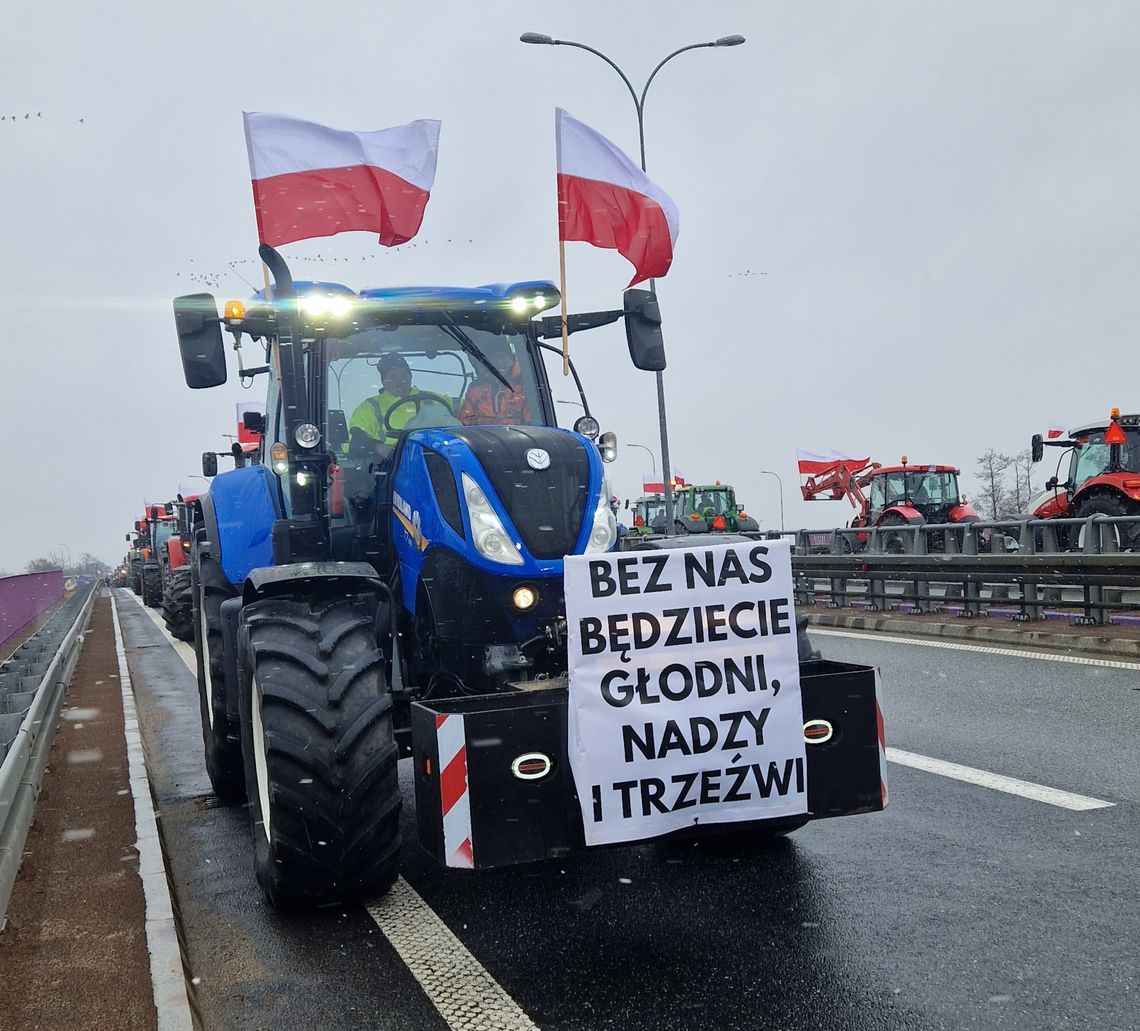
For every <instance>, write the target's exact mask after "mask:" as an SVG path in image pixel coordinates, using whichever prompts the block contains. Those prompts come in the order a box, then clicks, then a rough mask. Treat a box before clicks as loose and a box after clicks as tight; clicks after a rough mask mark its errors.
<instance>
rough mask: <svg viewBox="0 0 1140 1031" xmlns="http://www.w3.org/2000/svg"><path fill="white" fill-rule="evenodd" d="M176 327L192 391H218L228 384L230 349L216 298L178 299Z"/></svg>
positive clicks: (175, 307) (187, 381)
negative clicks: (224, 339) (227, 351)
mask: <svg viewBox="0 0 1140 1031" xmlns="http://www.w3.org/2000/svg"><path fill="white" fill-rule="evenodd" d="M174 325H175V328H176V329H177V330H178V350H179V351H180V352H181V354H182V373H183V375H184V376H185V377H186V385H187V386H188V387H190V389H191V390H201V389H202V388H203V387H217V386H220V385H221V384H223V383H225V381H226V348H225V345H224V344H223V343H222V324H221V321H220V320H219V318H218V305H217V302H216V301H215V300H214V295H213V294H187V295H186V296H185V297H175V298H174Z"/></svg>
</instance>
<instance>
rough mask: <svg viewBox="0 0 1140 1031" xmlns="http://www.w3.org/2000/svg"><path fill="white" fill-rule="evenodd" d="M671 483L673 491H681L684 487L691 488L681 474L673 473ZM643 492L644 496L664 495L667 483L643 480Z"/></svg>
mask: <svg viewBox="0 0 1140 1031" xmlns="http://www.w3.org/2000/svg"><path fill="white" fill-rule="evenodd" d="M669 482H670V483H671V484H672V485H673V490H680V489H681V488H683V487H687V486H689V484H688V483H687V482H686V481H685V477H683V476H682V475H681V474H680V473H673V475H672V476H671V477H670V478H669ZM641 492H642V493H643V494H664V493H665V481H664V480H642V481H641Z"/></svg>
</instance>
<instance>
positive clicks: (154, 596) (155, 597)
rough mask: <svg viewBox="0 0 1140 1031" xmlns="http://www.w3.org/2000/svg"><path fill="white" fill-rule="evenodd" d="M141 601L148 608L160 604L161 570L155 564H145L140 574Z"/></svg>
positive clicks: (154, 607)
mask: <svg viewBox="0 0 1140 1031" xmlns="http://www.w3.org/2000/svg"><path fill="white" fill-rule="evenodd" d="M142 600H143V604H144V605H146V606H147V607H148V608H152V609H156V608H158V606H159V605H161V604H162V570H161V569H159V568H158V563H157V562H147V563H146V565H144V566H143V572H142Z"/></svg>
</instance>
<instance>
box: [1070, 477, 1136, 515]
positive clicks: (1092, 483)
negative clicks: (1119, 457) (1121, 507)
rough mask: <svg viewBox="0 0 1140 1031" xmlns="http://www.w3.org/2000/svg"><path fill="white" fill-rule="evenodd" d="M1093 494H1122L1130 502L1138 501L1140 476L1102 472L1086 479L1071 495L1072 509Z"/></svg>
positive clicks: (1074, 509) (1076, 507)
mask: <svg viewBox="0 0 1140 1031" xmlns="http://www.w3.org/2000/svg"><path fill="white" fill-rule="evenodd" d="M1093 494H1108V495H1116V496H1118V497H1119V496H1121V495H1123V496H1124V497H1125V498H1127V499H1128V500H1129V501H1131V502H1134V503H1135V502H1140V476H1138V475H1137V474H1136V473H1126V472H1114V473H1102V474H1101V475H1100V476H1094V477H1092V479H1089V480H1086V481H1085V482H1084V483H1082V484H1081V488H1080V490H1078V491H1077V492H1076V494H1074V495H1073V511H1074V512H1075V511H1076V510H1077V509H1078V508H1079V507H1080V506H1081V504H1082V503H1083V502H1085V501H1087V500H1088V499H1089V497H1091V496H1092V495H1093Z"/></svg>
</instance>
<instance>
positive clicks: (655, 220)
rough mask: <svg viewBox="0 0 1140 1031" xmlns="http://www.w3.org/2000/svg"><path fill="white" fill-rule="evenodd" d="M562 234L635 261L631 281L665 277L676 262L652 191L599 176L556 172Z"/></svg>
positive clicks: (632, 282)
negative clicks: (580, 175)
mask: <svg viewBox="0 0 1140 1031" xmlns="http://www.w3.org/2000/svg"><path fill="white" fill-rule="evenodd" d="M558 239H560V240H581V241H582V242H584V243H592V244H593V245H594V246H595V247H606V248H609V249H611V250H616V251H617V252H618V253H619V254H621V255H622V257H624V258H625V259H626V260H627V261H629V262H631V263H632V264H633V267H634V274H633V279H631V280H630V282H629V285H630V286H633V285H634V283H640V282H641V281H642V280H643V279H652V278H654V277H661V276H663V275H665V273H666V272H668V271H669V266H670V265H671V264H672V263H673V243H672V239H671V238H670V236H669V223H668V221H667V220H666V218H665V212H664V211H663V210H662V209H661V205H660V204H658V203H657V201H655V200H654V199H653V198H652V197H647V196H646V195H645V194H643V193H637V192H636V191H634V190H628V189H626V188H625V187H622V186H615V185H614V184H613V183H603V182H600V181H599V180H597V179H582V178H580V177H578V176H573V175H562V174H559V176H558Z"/></svg>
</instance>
